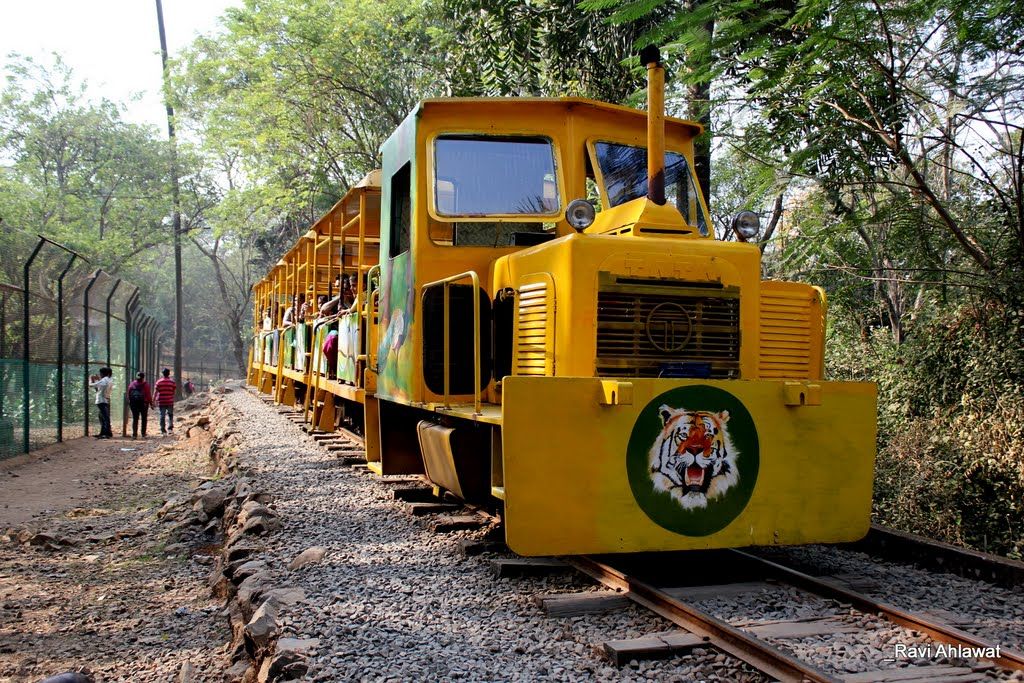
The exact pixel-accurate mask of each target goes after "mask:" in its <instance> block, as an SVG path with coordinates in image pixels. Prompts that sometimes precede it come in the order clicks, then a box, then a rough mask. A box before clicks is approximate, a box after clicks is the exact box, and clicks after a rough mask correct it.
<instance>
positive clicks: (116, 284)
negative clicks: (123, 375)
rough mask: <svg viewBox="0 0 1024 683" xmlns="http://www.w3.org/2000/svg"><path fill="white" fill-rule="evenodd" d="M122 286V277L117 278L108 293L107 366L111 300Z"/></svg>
mask: <svg viewBox="0 0 1024 683" xmlns="http://www.w3.org/2000/svg"><path fill="white" fill-rule="evenodd" d="M120 286H121V278H117V280H115V281H114V286H113V287H111V288H110V294H107V367H108V368H109V367H110V302H111V300H113V298H114V292H116V291H117V288H118V287H120Z"/></svg>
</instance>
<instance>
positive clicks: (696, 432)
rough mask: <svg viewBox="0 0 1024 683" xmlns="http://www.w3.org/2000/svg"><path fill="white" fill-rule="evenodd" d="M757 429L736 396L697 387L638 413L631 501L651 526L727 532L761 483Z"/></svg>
mask: <svg viewBox="0 0 1024 683" xmlns="http://www.w3.org/2000/svg"><path fill="white" fill-rule="evenodd" d="M759 464H760V457H759V446H758V441H757V428H756V426H755V425H754V419H753V418H752V417H751V416H750V412H749V411H748V410H747V409H746V407H745V406H744V405H743V404H742V403H741V402H740V400H739V399H737V398H736V397H735V396H733V395H732V394H730V393H729V392H727V391H723V390H722V389H719V388H717V387H712V386H707V385H702V384H697V385H691V386H685V387H677V388H675V389H670V390H669V391H666V392H665V393H663V394H660V395H659V396H657V397H655V398H654V400H652V401H651V402H650V403H648V404H647V406H646V407H645V408H644V409H643V410H641V411H640V414H639V415H638V416H637V418H636V422H635V423H634V424H633V432H632V433H631V434H630V437H629V446H628V447H627V449H626V472H627V474H628V476H629V486H630V488H631V489H632V490H633V497H634V498H635V499H636V502H637V503H638V504H639V505H640V508H641V509H642V510H643V511H644V513H645V514H646V515H647V516H648V517H650V518H651V520H652V521H653V522H655V523H656V524H658V525H659V526H661V527H664V528H665V529H668V530H669V531H674V532H675V533H677V534H683V535H685V536H707V535H708V534H713V533H714V532H716V531H719V530H721V529H724V528H725V527H726V526H728V525H729V523H730V522H732V521H733V520H734V519H736V517H737V516H738V515H739V514H740V512H742V511H743V508H745V507H746V506H747V503H748V502H749V501H750V496H751V495H752V494H753V492H754V485H755V484H756V483H757V470H758V467H759Z"/></svg>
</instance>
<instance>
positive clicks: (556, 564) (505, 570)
mask: <svg viewBox="0 0 1024 683" xmlns="http://www.w3.org/2000/svg"><path fill="white" fill-rule="evenodd" d="M570 571H575V570H574V569H573V568H572V567H570V566H569V565H567V564H566V563H565V562H562V561H561V560H558V559H555V558H553V557H515V558H502V559H500V560H491V573H492V574H494V576H495V577H496V578H499V579H504V578H509V577H513V576H547V575H549V574H558V573H561V572H570Z"/></svg>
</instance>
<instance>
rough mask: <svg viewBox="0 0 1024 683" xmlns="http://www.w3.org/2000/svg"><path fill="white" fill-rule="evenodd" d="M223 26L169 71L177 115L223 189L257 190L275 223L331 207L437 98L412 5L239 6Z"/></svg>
mask: <svg viewBox="0 0 1024 683" xmlns="http://www.w3.org/2000/svg"><path fill="white" fill-rule="evenodd" d="M222 22H223V30H222V31H221V32H220V33H219V34H216V35H212V36H205V37H201V38H199V39H197V40H196V41H195V42H194V43H193V45H192V46H191V48H190V49H189V50H187V51H186V52H185V54H184V56H183V57H181V59H180V60H179V61H178V63H177V64H176V65H175V67H174V74H175V75H174V78H173V90H174V97H175V103H176V107H177V109H178V111H180V112H181V115H182V116H183V117H185V118H186V119H187V121H188V123H189V125H190V126H191V127H192V128H193V129H194V130H195V131H196V132H197V133H198V134H199V135H200V136H201V137H202V139H203V144H204V149H205V151H206V153H208V154H210V155H211V156H212V157H214V158H216V159H218V160H220V162H222V163H225V164H226V165H229V166H230V168H231V169H232V173H233V179H234V181H235V186H234V187H232V188H231V189H235V188H236V187H238V186H240V185H244V186H245V187H247V188H252V189H255V192H250V194H249V197H250V198H257V197H256V193H259V194H260V195H262V197H259V198H261V199H262V200H263V201H262V205H264V206H272V207H273V209H274V210H275V211H277V212H278V213H279V214H280V215H281V216H282V222H284V223H288V219H287V217H301V218H302V219H303V222H304V223H305V225H308V223H309V222H310V221H311V220H313V219H315V218H316V217H318V216H319V215H320V214H321V213H322V212H323V211H324V210H326V209H327V208H329V207H330V206H331V205H332V204H333V203H334V202H335V201H337V200H338V199H340V197H341V196H342V195H343V194H344V192H345V190H347V189H348V187H349V185H350V184H352V183H354V182H355V181H357V180H359V178H361V177H362V176H363V175H364V174H365V173H367V172H369V171H370V170H372V169H374V168H376V167H377V165H378V162H377V159H378V154H377V152H378V148H379V147H380V144H381V143H382V142H383V141H384V139H385V138H386V137H387V136H388V135H390V133H391V131H392V130H394V128H395V127H397V125H398V124H399V123H400V122H401V121H402V120H403V119H404V118H405V116H406V114H408V113H409V112H410V111H411V110H412V109H413V107H414V106H415V104H416V102H417V101H418V100H419V99H420V98H422V97H424V96H428V95H430V94H434V93H437V92H439V91H440V90H439V83H440V80H441V74H442V73H443V66H444V64H443V61H442V60H441V59H439V58H438V56H437V55H436V54H435V53H434V52H433V51H432V50H431V30H432V28H433V24H432V19H431V14H430V12H429V5H428V4H427V3H425V2H422V1H419V2H413V3H408V2H401V3H399V2H396V1H395V0H374V1H372V2H352V1H351V0H349V1H347V2H331V1H328V0H303V1H302V2H292V1H291V0H248V1H247V2H246V3H244V5H243V6H242V7H240V8H232V9H229V10H228V11H227V13H226V14H225V16H224V18H223V20H222ZM241 179H244V180H245V182H244V183H242V182H241ZM293 230H294V228H293Z"/></svg>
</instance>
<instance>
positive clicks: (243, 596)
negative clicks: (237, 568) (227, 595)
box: [238, 572, 273, 607]
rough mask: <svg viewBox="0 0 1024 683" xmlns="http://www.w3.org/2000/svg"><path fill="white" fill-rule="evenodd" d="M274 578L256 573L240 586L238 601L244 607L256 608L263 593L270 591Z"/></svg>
mask: <svg viewBox="0 0 1024 683" xmlns="http://www.w3.org/2000/svg"><path fill="white" fill-rule="evenodd" d="M272 581H273V577H271V576H270V574H268V573H267V572H256V573H255V574H253V575H251V576H249V577H248V578H246V579H245V580H244V581H242V583H241V584H239V586H238V600H239V602H241V603H242V605H250V606H251V607H255V606H256V605H257V604H259V602H260V599H261V598H262V597H263V593H264V592H266V591H268V590H270V585H271V582H272Z"/></svg>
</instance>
